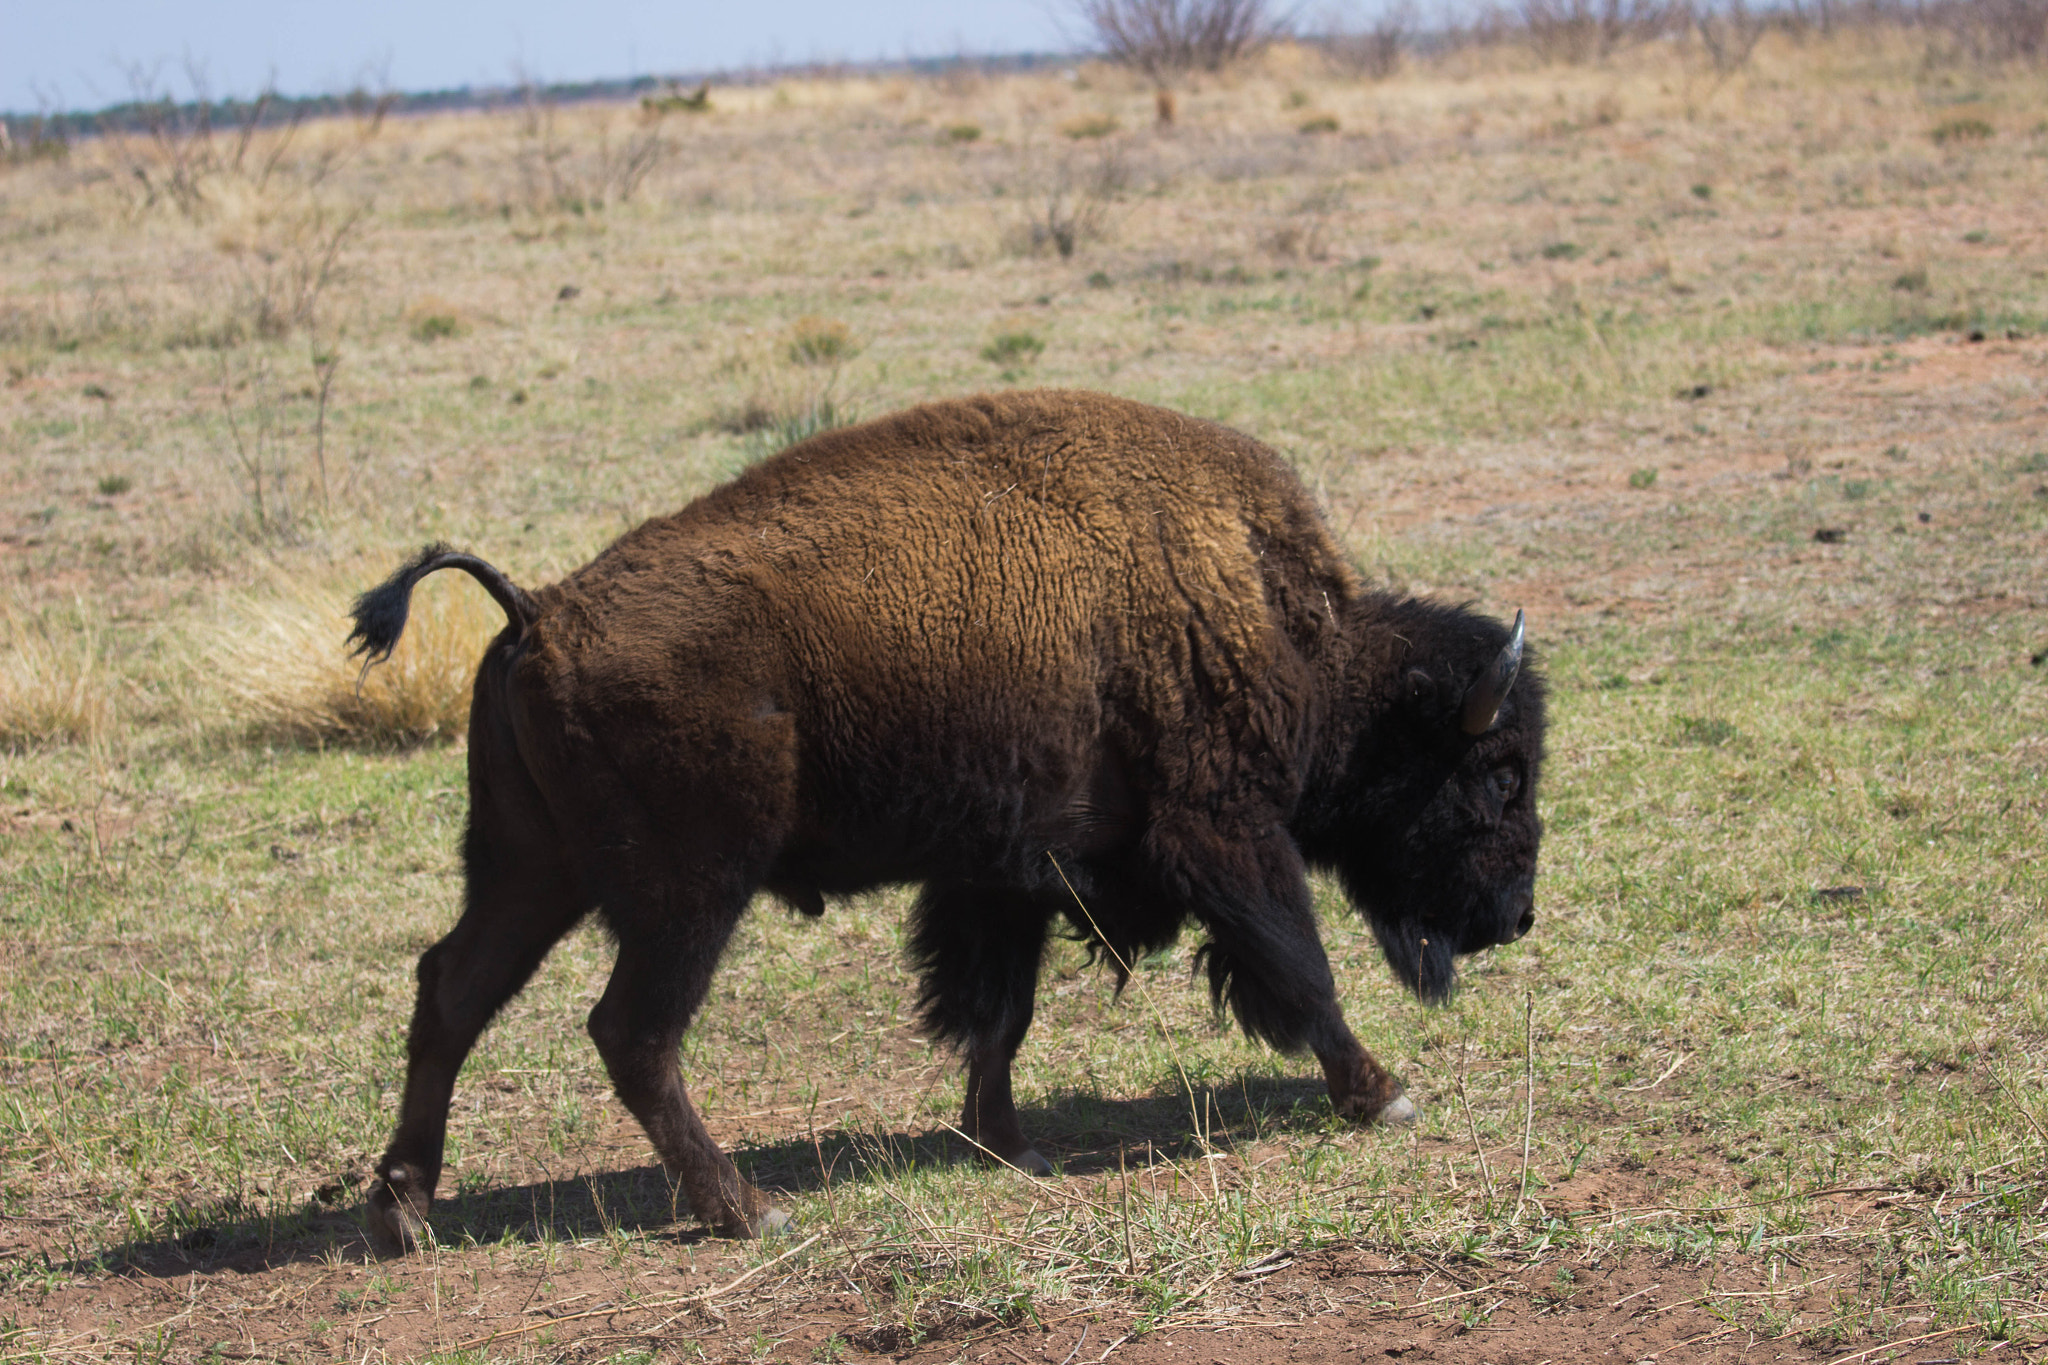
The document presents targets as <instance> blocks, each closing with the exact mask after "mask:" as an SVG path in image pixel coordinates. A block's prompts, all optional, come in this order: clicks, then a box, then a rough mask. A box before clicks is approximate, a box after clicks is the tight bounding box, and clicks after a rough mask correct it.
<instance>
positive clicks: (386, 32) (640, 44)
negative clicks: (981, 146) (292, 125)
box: [0, 0, 1082, 119]
mask: <svg viewBox="0 0 2048 1365" xmlns="http://www.w3.org/2000/svg"><path fill="white" fill-rule="evenodd" d="M7 10H8V11H9V12H8V15H7V21H8V24H7V26H8V28H9V30H10V32H9V40H10V41H9V42H8V43H7V44H6V45H5V47H4V49H0V113H4V114H6V115H7V116H8V117H10V118H17V119H18V118H34V117H35V116H36V115H37V114H39V113H47V114H68V115H78V114H89V113H92V112H96V111H99V110H104V109H108V108H111V107H114V106H118V105H121V104H125V103H129V102H131V101H134V100H136V99H137V98H139V97H142V98H146V97H156V98H162V97H169V98H171V99H173V100H175V101H177V102H179V103H189V102H191V101H193V100H195V99H196V98H199V97H202V96H203V97H204V98H207V99H210V100H213V101H218V102H225V101H229V100H236V101H249V100H253V99H255V98H257V97H258V96H260V95H261V94H263V93H264V92H265V91H266V90H273V91H275V92H276V93H277V94H279V95H282V96H287V97H289V98H292V99H318V98H321V97H325V96H339V95H345V94H347V93H349V92H350V91H353V90H364V89H367V90H372V91H390V92H392V93H404V94H419V95H424V94H432V93H437V92H450V91H460V90H470V91H479V90H496V89H507V88H517V87H518V86H520V85H524V84H528V83H533V84H539V85H574V84H584V83H605V84H610V83H614V82H616V83H619V84H621V85H623V84H626V83H629V82H632V81H635V80H641V79H647V78H650V77H651V78H654V79H662V78H665V77H669V76H673V75H683V74H694V75H702V74H711V73H716V72H721V71H724V72H736V73H737V72H748V71H761V70H772V69H785V68H801V67H805V66H816V65H833V64H848V65H859V66H872V65H885V64H894V63H907V62H915V61H928V60H933V59H944V58H948V57H955V56H958V57H965V58H970V59H971V58H1002V57H1010V56H1019V55H1024V54H1052V53H1058V52H1070V51H1074V50H1076V49H1077V48H1078V47H1079V46H1080V45H1081V44H1080V37H1081V33H1082V26H1081V25H1079V24H1078V23H1077V22H1076V21H1075V20H1074V19H1073V18H1072V17H1071V8H1070V7H1069V6H1068V5H1066V4H1065V3H1062V0H973V2H972V3H967V4H962V3H958V0H951V2H949V0H871V3H869V4H867V5H865V6H860V7H851V6H846V5H843V4H838V5H835V4H833V3H830V0H759V3H756V4H753V5H749V6H711V5H707V4H705V3H703V2H702V0H689V2H687V3H682V4H669V5H663V4H659V3H656V0H586V3H584V4H581V5H579V6H576V7H574V8H573V9H571V8H565V7H560V6H547V5H543V4H540V3H538V2H537V0H506V2H505V3H503V4H500V5H497V6H493V7H492V8H491V9H490V11H489V12H488V13H487V14H482V15H473V14H472V12H471V7H468V6H463V5H459V4H455V3H452V2H451V0H412V3H409V4H406V3H400V0H364V3H362V4H360V5H358V6H356V7H353V8H352V9H351V10H350V11H349V12H348V13H347V14H346V15H344V14H341V13H339V12H337V11H335V10H334V9H332V8H331V7H326V6H319V5H315V4H311V3H308V0H271V3H259V2H258V0H213V2H212V3H206V4H197V5H192V6H188V7H184V8H181V9H178V10H175V11H172V10H166V9H165V8H163V7H161V6H158V5H153V4H147V3H143V2H142V0H81V2H80V3H76V4H72V5H68V6H63V7H58V6H42V5H30V4H28V3H25V0H9V3H8V4H7ZM138 87H140V88H138Z"/></svg>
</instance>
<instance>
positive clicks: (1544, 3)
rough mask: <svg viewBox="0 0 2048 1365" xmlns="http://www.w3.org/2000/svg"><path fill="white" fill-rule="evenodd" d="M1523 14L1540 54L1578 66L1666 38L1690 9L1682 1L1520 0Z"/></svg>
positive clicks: (1526, 30) (1524, 24)
mask: <svg viewBox="0 0 2048 1365" xmlns="http://www.w3.org/2000/svg"><path fill="white" fill-rule="evenodd" d="M1520 17H1521V21H1522V32H1523V36H1524V37H1525V38H1526V40H1527V41H1528V43H1529V45H1530V47H1532V48H1534V49H1535V51H1536V54H1537V55H1538V56H1539V57H1542V58H1543V59H1544V60H1545V61H1552V62H1564V63H1567V64H1572V65H1576V64H1579V63H1583V62H1591V61H1599V60H1601V59H1603V58H1606V57H1608V56H1611V55H1613V54H1614V53H1615V52H1617V51H1620V50H1621V49H1622V48H1625V47H1631V46H1634V45H1635V44H1638V43H1646V42H1649V41H1651V40H1652V39H1656V38H1661V37H1663V36H1664V35H1665V34H1667V33H1669V32H1671V31H1672V30H1673V29H1674V28H1679V27H1682V26H1683V25H1684V23H1685V21H1686V19H1687V10H1686V7H1685V5H1684V4H1683V0H1521V4H1520Z"/></svg>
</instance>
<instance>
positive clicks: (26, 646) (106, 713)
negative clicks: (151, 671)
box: [0, 606, 118, 749]
mask: <svg viewBox="0 0 2048 1365" xmlns="http://www.w3.org/2000/svg"><path fill="white" fill-rule="evenodd" d="M117 685H118V684H117V679H116V677H115V675H114V672H113V670H112V669H110V668H109V667H108V666H107V662H106V654H105V649H104V647H103V644H102V640H101V636H100V632H99V629H98V627H97V626H96V625H95V624H94V623H93V621H92V619H91V617H89V616H88V615H87V614H86V613H85V612H84V610H83V609H82V608H81V609H80V610H78V611H76V612H75V613H73V616H72V619H71V620H69V621H66V620H63V619H61V618H59V617H54V616H53V615H52V614H51V613H50V612H48V611H40V612H28V611H24V610H19V609H16V608H15V607H12V606H9V607H7V608H6V609H5V610H4V611H0V747H4V748H8V749H22V748H28V747H30V746H33V745H38V744H62V743H89V742H91V741H93V740H95V739H98V738H99V737H101V736H102V735H104V734H105V733H106V732H107V731H108V729H109V728H110V727H111V726H112V724H113V721H114V715H115V705H114V693H115V689H116V687H117Z"/></svg>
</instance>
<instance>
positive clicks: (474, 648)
mask: <svg viewBox="0 0 2048 1365" xmlns="http://www.w3.org/2000/svg"><path fill="white" fill-rule="evenodd" d="M359 577H360V580H361V582H362V583H369V582H370V581H372V580H373V579H374V578H375V577H376V574H375V572H374V571H373V570H365V571H364V572H363V573H362V574H361V575H360V576H359ZM349 598H350V592H349V590H348V589H347V588H345V587H343V586H341V585H339V584H329V583H321V584H317V585H316V584H310V583H305V582H291V581H287V582H282V583H280V584H279V585H278V586H277V588H276V589H275V590H274V591H272V592H270V593H268V594H266V595H264V596H262V597H248V598H244V599H242V600H240V601H238V602H236V603H235V604H234V605H233V606H232V607H231V608H230V617H231V620H230V622H229V624H228V625H227V627H226V628H224V629H223V630H222V631H221V632H220V634H219V638H218V643H216V644H215V645H214V646H213V647H212V648H211V649H210V650H209V651H208V658H207V666H208V671H209V672H211V673H212V674H213V675H214V677H215V679H216V682H217V685H218V686H219V688H220V690H221V692H222V694H223V697H224V700H225V702H226V705H227V710H228V713H229V715H230V716H231V717H232V718H233V719H234V720H235V721H236V722H237V723H238V724H240V725H242V726H245V727H247V728H248V729H249V730H250V731H251V732H253V733H254V734H255V735H257V736H258V737H262V738H268V739H274V740H283V741H285V742H288V743H294V744H312V745H354V746H361V747H366V748H390V747H408V746H412V745H419V744H432V743H437V742H442V741H446V740H450V739H453V738H454V737H456V736H457V735H460V734H461V733H462V732H463V728H464V727H465V725H466V724H467V723H468V720H469V691H470V680H471V678H472V677H474V675H475V673H476V663H477V659H478V657H479V656H480V655H481V654H482V653H483V650H484V646H485V645H486V644H488V643H489V642H490V639H491V637H492V636H493V635H495V634H496V633H497V632H498V631H499V630H500V629H502V628H503V626H504V618H503V617H502V616H501V615H500V614H499V612H498V610H497V608H496V607H494V606H493V605H492V604H491V602H490V600H489V599H488V598H486V597H485V596H484V595H483V594H482V592H481V591H471V590H469V589H468V588H467V587H466V586H464V585H461V584H435V585H431V586H429V587H425V588H422V589H421V591H420V592H419V593H418V594H417V595H416V596H415V597H414V598H413V604H412V615H411V618H410V620H409V621H408V622H407V624H406V631H405V636H404V638H403V639H401V640H400V641H399V644H398V648H397V649H396V650H395V651H393V653H392V655H391V657H390V659H388V660H387V661H385V662H384V663H381V664H379V665H377V666H376V667H374V668H371V669H369V670H368V671H364V669H363V668H362V665H361V664H360V663H359V662H358V661H356V660H354V659H351V658H350V657H349V656H348V653H347V651H346V649H345V648H344V646H343V639H344V637H345V636H346V635H347V634H348V623H347V617H346V614H345V613H346V609H347V605H348V601H349Z"/></svg>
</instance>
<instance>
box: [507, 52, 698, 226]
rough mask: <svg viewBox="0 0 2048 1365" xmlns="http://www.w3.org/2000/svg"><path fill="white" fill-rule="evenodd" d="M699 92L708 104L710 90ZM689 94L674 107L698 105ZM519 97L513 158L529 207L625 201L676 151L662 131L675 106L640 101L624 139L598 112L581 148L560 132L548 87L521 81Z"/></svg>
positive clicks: (573, 207) (564, 208)
mask: <svg viewBox="0 0 2048 1365" xmlns="http://www.w3.org/2000/svg"><path fill="white" fill-rule="evenodd" d="M700 93H703V94H704V95H705V99H706V102H707V104H706V107H708V101H709V95H708V92H700ZM692 98H694V97H687V96H686V97H683V98H682V103H681V104H679V105H676V106H675V108H679V109H685V110H694V109H696V108H698V106H696V105H694V104H691V103H690V102H689V101H690V100H691V99H692ZM519 100H520V107H521V118H520V122H519V145H518V149H517V151H516V152H514V154H513V159H514V164H515V165H516V166H517V168H518V172H519V180H520V186H521V190H522V193H523V197H524V199H525V207H526V208H527V209H528V210H529V211H530V212H534V213H548V212H567V213H578V214H580V213H586V212H597V211H601V210H603V209H604V208H605V207H606V206H607V205H611V204H623V203H625V202H626V201H627V200H629V199H631V198H632V197H633V196H634V195H635V194H637V193H638V192H639V190H640V187H641V185H642V184H643V183H644V182H645V181H646V179H647V177H648V176H649V175H650V174H652V173H653V172H654V170H655V168H656V167H658V166H659V165H661V163H662V162H663V161H665V160H667V159H668V156H669V154H670V153H671V152H672V151H673V150H674V146H673V144H672V143H671V142H670V141H669V138H668V136H667V134H666V133H665V132H664V131H663V122H664V120H665V119H666V118H667V116H668V115H669V114H670V113H671V112H674V109H672V108H671V107H670V106H669V105H668V104H666V103H664V102H654V103H652V104H649V103H643V104H642V107H641V110H640V118H639V121H638V126H637V127H635V128H633V129H632V130H631V131H629V132H628V133H627V134H626V136H625V137H624V138H623V139H622V140H615V139H614V138H613V136H612V121H611V119H610V117H609V116H606V115H600V116H599V117H598V120H597V135H596V138H595V140H594V142H590V143H586V144H585V145H583V146H580V147H579V146H578V145H577V144H576V143H575V142H574V141H572V140H571V139H570V138H569V137H568V136H566V135H565V134H564V133H563V131H562V126H561V125H562V122H563V120H562V119H561V118H560V112H561V111H560V108H559V106H558V105H557V103H556V101H555V99H554V98H553V96H551V95H550V94H548V93H547V91H546V90H544V89H543V88H541V87H540V86H538V85H537V84H535V83H534V82H532V81H522V82H521V83H520V87H519Z"/></svg>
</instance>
